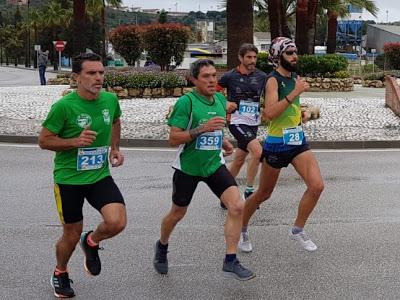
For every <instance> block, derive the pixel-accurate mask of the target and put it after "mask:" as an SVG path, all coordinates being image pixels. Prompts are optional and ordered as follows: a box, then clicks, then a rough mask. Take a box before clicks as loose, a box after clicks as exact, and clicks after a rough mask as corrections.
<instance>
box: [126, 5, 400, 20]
mask: <svg viewBox="0 0 400 300" xmlns="http://www.w3.org/2000/svg"><path fill="white" fill-rule="evenodd" d="M220 3H221V1H220V0H201V1H199V0H146V1H144V2H143V1H138V0H124V5H125V6H130V7H132V6H134V7H137V6H140V7H142V8H164V9H165V10H167V11H168V10H169V9H170V10H173V11H175V8H176V7H178V11H190V10H195V11H197V10H199V5H200V10H202V11H207V10H216V9H218V7H219V5H220ZM375 4H376V5H377V6H378V8H379V9H380V11H379V13H378V17H377V18H374V17H373V16H372V15H370V14H368V13H364V15H363V18H364V19H366V20H367V19H369V20H375V21H376V22H386V19H388V20H389V22H390V21H400V1H399V0H375ZM386 11H388V13H387V14H386Z"/></svg>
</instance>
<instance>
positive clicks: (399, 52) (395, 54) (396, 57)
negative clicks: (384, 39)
mask: <svg viewBox="0 0 400 300" xmlns="http://www.w3.org/2000/svg"><path fill="white" fill-rule="evenodd" d="M383 51H384V52H385V55H386V58H387V60H388V61H389V64H390V65H391V66H392V67H393V68H394V69H396V70H399V69H400V42H396V43H385V44H384V46H383Z"/></svg>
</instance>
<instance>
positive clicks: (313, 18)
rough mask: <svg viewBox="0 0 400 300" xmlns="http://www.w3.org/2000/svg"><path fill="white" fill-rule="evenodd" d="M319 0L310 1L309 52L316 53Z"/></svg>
mask: <svg viewBox="0 0 400 300" xmlns="http://www.w3.org/2000/svg"><path fill="white" fill-rule="evenodd" d="M317 9H318V0H310V1H309V2H308V31H307V34H308V51H307V53H308V54H314V48H315V34H316V23H317Z"/></svg>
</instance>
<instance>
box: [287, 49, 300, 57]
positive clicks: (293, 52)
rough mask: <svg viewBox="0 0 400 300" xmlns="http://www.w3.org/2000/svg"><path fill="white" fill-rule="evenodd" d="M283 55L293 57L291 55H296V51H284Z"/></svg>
mask: <svg viewBox="0 0 400 300" xmlns="http://www.w3.org/2000/svg"><path fill="white" fill-rule="evenodd" d="M285 54H286V55H289V56H291V55H293V54H297V51H295V50H289V51H285Z"/></svg>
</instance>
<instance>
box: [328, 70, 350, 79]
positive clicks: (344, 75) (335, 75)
mask: <svg viewBox="0 0 400 300" xmlns="http://www.w3.org/2000/svg"><path fill="white" fill-rule="evenodd" d="M332 77H333V78H341V79H343V78H349V77H351V75H350V73H349V72H348V71H337V72H335V73H333V76H332Z"/></svg>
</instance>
